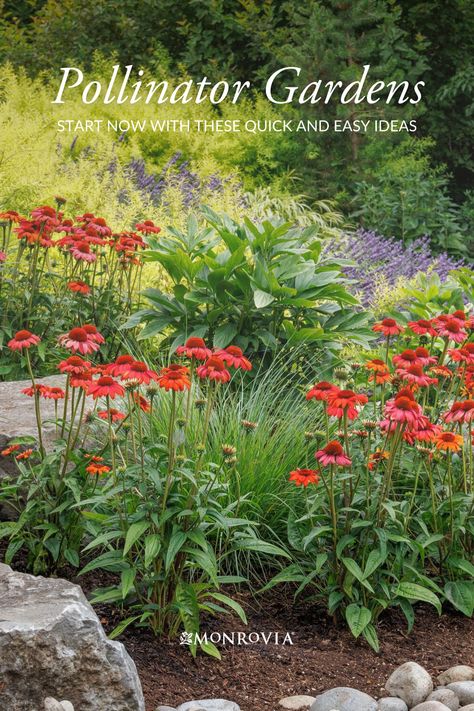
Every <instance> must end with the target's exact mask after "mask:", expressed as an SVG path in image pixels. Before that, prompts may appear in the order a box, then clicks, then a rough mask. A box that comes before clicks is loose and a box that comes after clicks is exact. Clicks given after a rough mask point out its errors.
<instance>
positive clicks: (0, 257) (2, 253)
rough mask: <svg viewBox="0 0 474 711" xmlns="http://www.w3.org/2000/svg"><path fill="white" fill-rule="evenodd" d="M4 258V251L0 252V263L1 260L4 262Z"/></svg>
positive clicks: (5, 256)
mask: <svg viewBox="0 0 474 711" xmlns="http://www.w3.org/2000/svg"><path fill="white" fill-rule="evenodd" d="M6 258H7V255H6V254H5V252H0V264H1V263H2V262H5V261H6Z"/></svg>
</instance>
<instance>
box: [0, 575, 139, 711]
mask: <svg viewBox="0 0 474 711" xmlns="http://www.w3.org/2000/svg"><path fill="white" fill-rule="evenodd" d="M0 600H1V614H0V708H2V709H11V710H12V711H13V710H14V709H21V711H38V709H42V708H44V699H45V698H47V697H48V696H49V697H51V698H53V700H54V698H57V697H59V698H61V697H65V698H67V699H68V700H70V702H71V703H72V704H73V706H74V708H76V709H80V711H111V709H114V711H145V704H144V700H143V694H142V690H141V686H140V681H139V679H138V675H137V670H136V668H135V664H134V662H133V661H132V659H131V658H130V657H129V656H128V654H127V652H126V650H125V647H124V646H123V644H120V643H119V642H112V641H110V640H109V639H107V636H106V634H105V632H104V630H103V628H102V625H101V624H100V622H99V619H98V617H97V615H96V614H95V612H94V611H93V609H92V607H91V606H90V604H89V603H88V601H87V600H86V598H85V596H84V594H83V592H82V590H81V588H80V587H79V586H78V585H73V584H72V583H69V582H68V581H67V580H61V579H49V578H43V577H35V576H33V575H26V574H24V573H17V572H13V571H12V569H11V568H10V567H9V566H8V565H3V564H0Z"/></svg>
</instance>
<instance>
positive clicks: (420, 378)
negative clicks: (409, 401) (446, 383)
mask: <svg viewBox="0 0 474 711" xmlns="http://www.w3.org/2000/svg"><path fill="white" fill-rule="evenodd" d="M397 375H398V376H400V378H401V379H402V380H405V381H406V382H407V383H410V384H412V385H416V386H418V387H419V388H425V387H428V386H429V385H435V384H436V383H437V382H438V378H431V377H430V376H429V375H426V373H424V372H423V366H422V365H421V364H420V363H413V365H410V366H409V367H408V368H406V369H405V368H397Z"/></svg>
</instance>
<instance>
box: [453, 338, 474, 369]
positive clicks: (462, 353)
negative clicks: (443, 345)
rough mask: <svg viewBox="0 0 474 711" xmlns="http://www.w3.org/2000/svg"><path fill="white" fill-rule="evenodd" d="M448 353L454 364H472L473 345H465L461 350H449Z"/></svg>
mask: <svg viewBox="0 0 474 711" xmlns="http://www.w3.org/2000/svg"><path fill="white" fill-rule="evenodd" d="M448 353H449V355H450V356H451V360H453V361H454V362H455V363H468V364H469V365H472V364H473V363H474V343H466V344H465V345H464V346H462V347H461V348H450V349H449V350H448Z"/></svg>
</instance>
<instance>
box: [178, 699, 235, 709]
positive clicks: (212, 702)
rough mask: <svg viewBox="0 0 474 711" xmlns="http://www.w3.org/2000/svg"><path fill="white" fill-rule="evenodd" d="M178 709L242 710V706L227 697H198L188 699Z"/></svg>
mask: <svg viewBox="0 0 474 711" xmlns="http://www.w3.org/2000/svg"><path fill="white" fill-rule="evenodd" d="M176 711H240V706H238V705H237V704H235V703H234V702H233V701H227V700H226V699H198V700H197V701H186V703H185V704H181V706H178V708H177V710H176Z"/></svg>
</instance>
